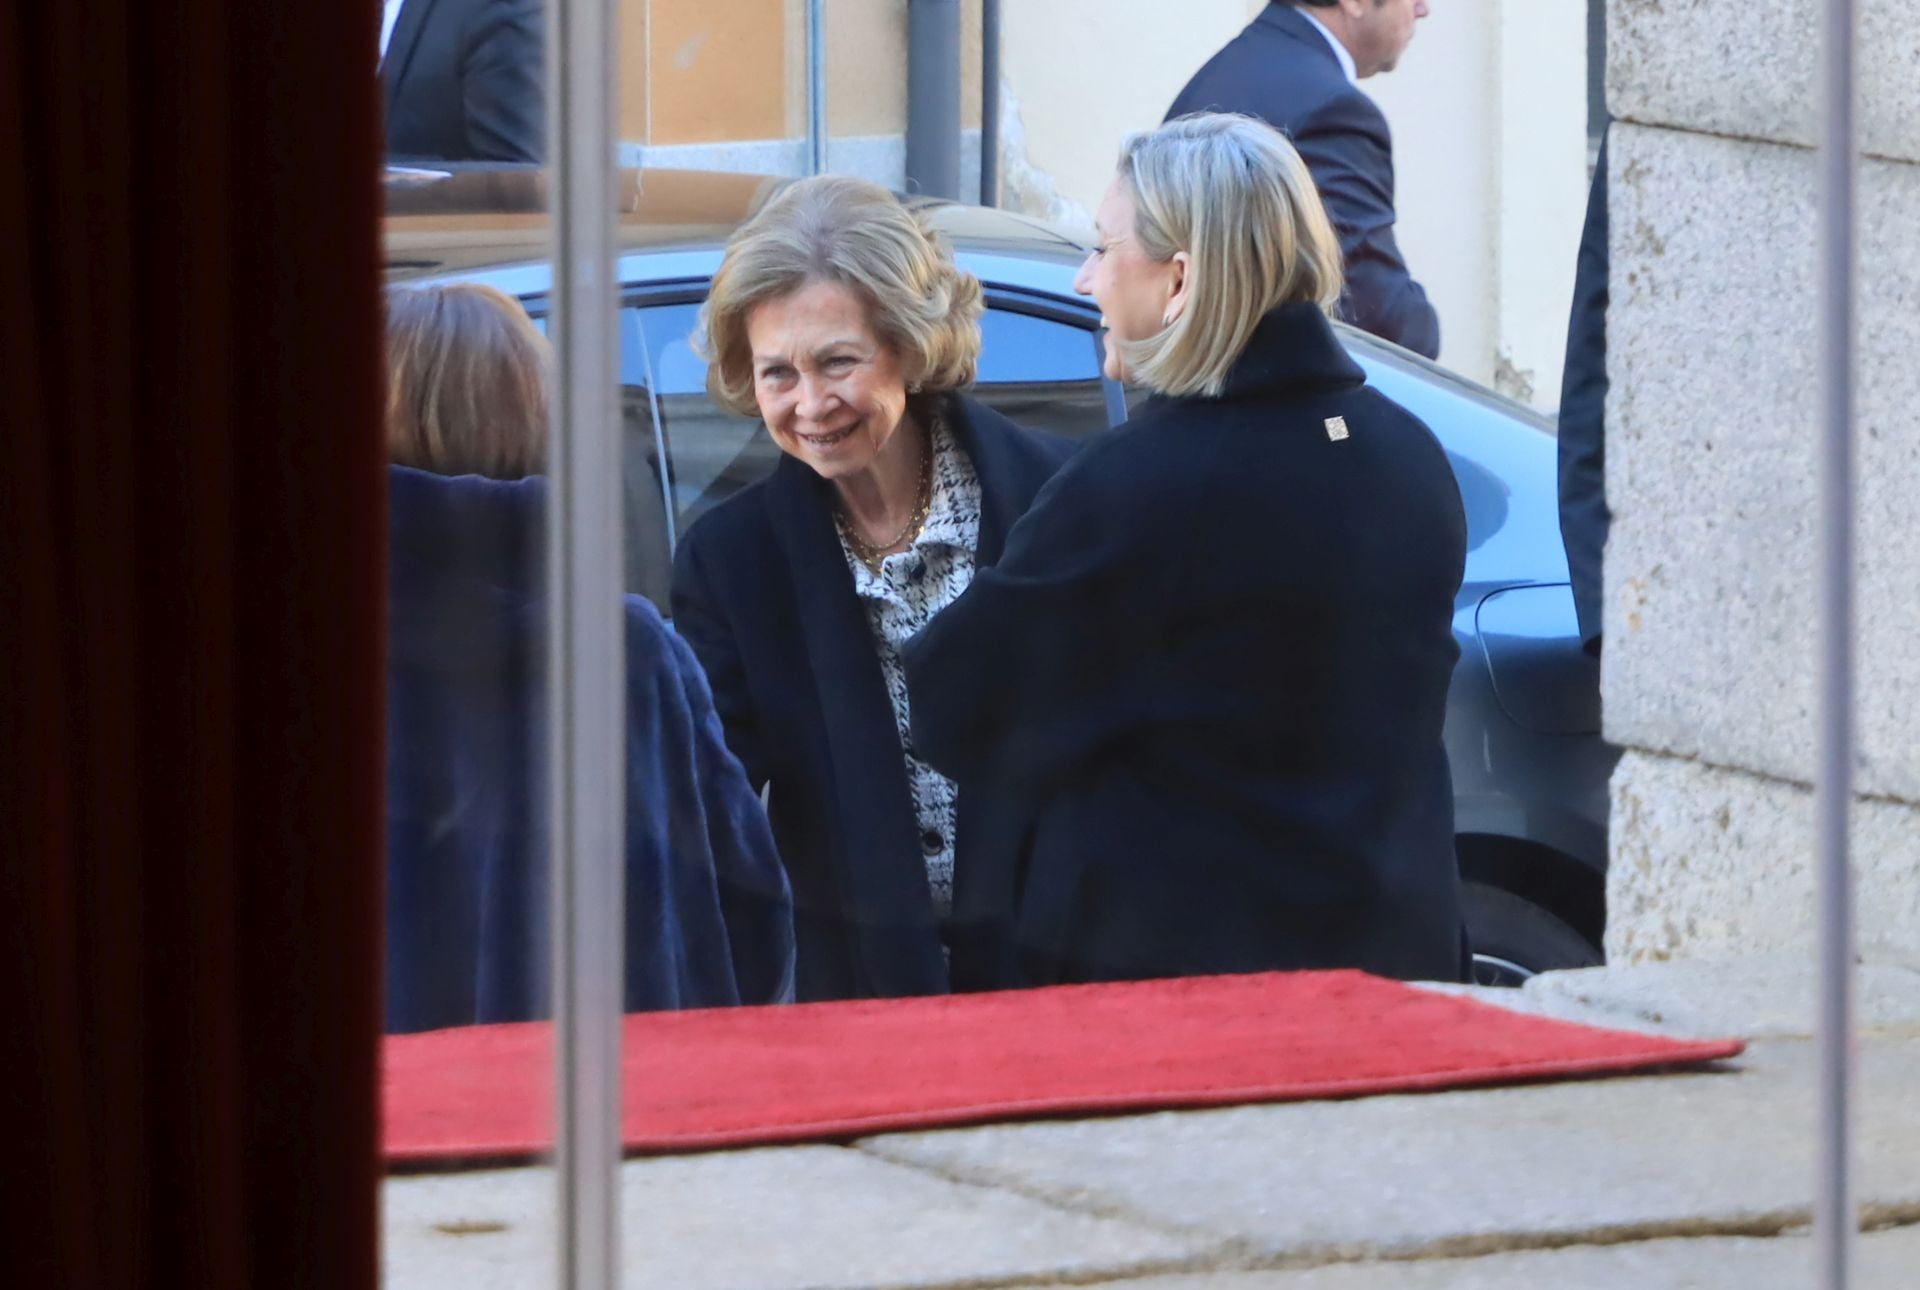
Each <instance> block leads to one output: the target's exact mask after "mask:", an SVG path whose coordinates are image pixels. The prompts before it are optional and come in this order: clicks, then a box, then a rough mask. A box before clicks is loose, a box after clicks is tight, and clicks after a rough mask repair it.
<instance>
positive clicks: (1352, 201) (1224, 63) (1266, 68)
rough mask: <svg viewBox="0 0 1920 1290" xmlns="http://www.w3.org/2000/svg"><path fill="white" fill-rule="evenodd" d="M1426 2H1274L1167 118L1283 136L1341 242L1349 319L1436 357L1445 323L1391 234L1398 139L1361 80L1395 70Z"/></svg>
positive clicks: (1198, 77)
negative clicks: (1262, 128) (1245, 125)
mask: <svg viewBox="0 0 1920 1290" xmlns="http://www.w3.org/2000/svg"><path fill="white" fill-rule="evenodd" d="M1426 16H1427V5H1426V0H1298V2H1297V3H1290V2H1289V0H1272V3H1270V4H1268V5H1267V7H1266V9H1265V10H1264V11H1262V12H1261V14H1260V15H1259V16H1258V17H1257V18H1255V19H1254V20H1253V22H1252V23H1250V24H1249V25H1248V26H1247V29H1246V30H1245V31H1243V32H1241V33H1240V34H1239V35H1238V36H1235V37H1234V38H1233V39H1232V40H1231V41H1230V42H1228V44H1227V46H1226V47H1225V48H1224V49H1222V50H1221V51H1220V52H1219V53H1217V54H1215V55H1214V56H1213V57H1212V58H1211V59H1210V60H1208V62H1207V64H1206V66H1204V67H1202V68H1201V69H1200V70H1199V71H1198V72H1196V73H1195V74H1194V77H1193V79H1192V80H1191V81H1189V82H1187V87H1186V88H1185V89H1184V90H1182V91H1180V96H1179V97H1178V98H1176V99H1175V100H1174V101H1173V107H1172V108H1170V109H1169V110H1168V112H1167V118H1168V119H1169V120H1171V119H1172V118H1174V117H1176V116H1184V115H1186V114H1187V113H1189V112H1244V113H1245V114H1247V115H1248V116H1254V117H1259V118H1260V119H1261V120H1262V121H1265V122H1267V123H1268V124H1269V125H1272V126H1274V127H1276V128H1277V129H1279V130H1281V131H1282V132H1284V133H1285V134H1286V135H1287V137H1288V138H1290V139H1291V140H1292V141H1293V146H1294V147H1295V148H1296V149H1298V151H1299V153H1300V157H1301V159H1302V160H1303V161H1305V162H1306V163H1307V169H1308V170H1310V171H1311V172H1312V173H1313V181H1314V183H1315V184H1316V185H1317V186H1318V187H1319V189H1320V197H1321V200H1322V201H1324V202H1325V203H1326V208H1327V215H1328V217H1329V218H1331V219H1332V220H1333V227H1334V231H1335V232H1336V233H1338V234H1339V236H1340V250H1341V254H1342V255H1343V257H1344V258H1345V261H1346V272H1347V284H1346V290H1345V292H1344V293H1343V294H1342V297H1341V302H1340V314H1341V316H1342V317H1343V318H1345V319H1346V320H1347V321H1348V322H1351V323H1353V324H1354V325H1355V326H1357V327H1360V328H1362V329H1364V330H1366V331H1370V332H1372V333H1373V334H1374V335H1376V336H1384V337H1385V338H1386V339H1388V340H1390V341H1393V342H1395V343H1396V344H1400V345H1404V346H1406V347H1407V348H1408V349H1411V350H1414V351H1415V352H1417V353H1421V354H1425V355H1426V356H1427V357H1428V358H1434V357H1436V356H1438V355H1439V353H1440V318H1439V316H1438V315H1437V314H1435V313H1434V310H1433V306H1432V305H1431V304H1429V303H1428V302H1427V293H1426V292H1425V291H1424V290H1422V289H1421V286H1420V284H1419V283H1418V282H1415V281H1414V280H1413V275H1412V274H1411V273H1409V272H1408V271H1407V262H1406V261H1405V260H1404V259H1402V258H1401V255H1400V247H1399V245H1398V244H1397V243H1396V242H1395V241H1394V236H1393V220H1394V210H1393V140H1392V137H1391V135H1390V134H1389V133H1388V130H1387V119H1386V117H1385V116H1383V115H1382V114H1381V112H1380V109H1379V108H1378V107H1376V106H1375V105H1374V102H1373V100H1372V99H1370V98H1368V97H1367V96H1366V94H1365V93H1363V92H1362V91H1361V90H1360V88H1359V86H1358V85H1357V84H1356V82H1358V81H1360V80H1362V79H1364V78H1366V77H1368V76H1372V75H1374V74H1375V73H1377V72H1386V71H1392V70H1393V68H1394V66H1395V64H1396V63H1398V61H1399V59H1400V55H1401V53H1402V52H1404V51H1405V49H1406V47H1407V42H1408V41H1410V40H1411V39H1412V38H1413V28H1414V24H1415V23H1416V22H1417V21H1418V20H1419V19H1421V18H1424V17H1426Z"/></svg>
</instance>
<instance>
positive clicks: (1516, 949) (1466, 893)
mask: <svg viewBox="0 0 1920 1290" xmlns="http://www.w3.org/2000/svg"><path fill="white" fill-rule="evenodd" d="M1460 903H1461V912H1462V913H1463V914H1464V916H1465V918H1466V922H1467V945H1468V948H1469V949H1471V950H1472V952H1473V984H1475V985H1505V986H1517V985H1520V984H1521V983H1523V982H1524V981H1526V980H1527V978H1529V977H1532V976H1536V975H1538V974H1539V973H1541V972H1550V971H1553V970H1555V969H1558V968H1577V967H1593V966H1595V965H1596V964H1598V963H1600V962H1601V961H1602V956H1601V953H1600V951H1599V949H1598V948H1596V947H1595V946H1594V945H1593V943H1592V942H1590V941H1588V940H1587V938H1586V937H1584V936H1582V935H1581V934H1580V933H1579V932H1576V931H1575V930H1574V929H1573V928H1571V927H1569V926H1568V925H1567V924H1566V923H1564V922H1562V921H1561V920H1560V919H1559V918H1556V917H1555V916H1554V915H1553V914H1551V913H1550V912H1548V911H1547V910H1545V909H1542V908H1541V907H1540V906H1538V905H1536V904H1534V903H1533V902H1532V901H1530V900H1526V899H1524V898H1522V897H1520V896H1516V895H1514V894H1513V893H1512V892H1510V891H1502V890H1501V889H1500V888H1498V887H1489V886H1488V885H1487V884H1485V883H1482V882H1466V883H1462V884H1461V885H1460Z"/></svg>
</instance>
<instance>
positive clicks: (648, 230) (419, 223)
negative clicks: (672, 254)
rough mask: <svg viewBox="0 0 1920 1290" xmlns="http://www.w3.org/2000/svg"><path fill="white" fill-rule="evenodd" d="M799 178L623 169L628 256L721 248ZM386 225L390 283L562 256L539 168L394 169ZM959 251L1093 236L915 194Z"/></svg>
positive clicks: (622, 218) (1020, 248) (1070, 258)
mask: <svg viewBox="0 0 1920 1290" xmlns="http://www.w3.org/2000/svg"><path fill="white" fill-rule="evenodd" d="M792 182H793V181H792V179H790V178H786V177H781V176H770V175H748V174H734V173H728V172H721V171H699V170H655V169H636V168H631V167H622V168H620V169H618V170H616V171H615V172H614V175H613V185H612V186H613V193H614V199H615V204H616V210H617V212H618V214H617V218H616V225H615V227H616V237H617V239H618V246H619V249H620V250H621V251H622V252H635V251H641V252H645V251H675V250H714V251H717V250H719V249H720V247H721V246H723V245H724V244H725V242H726V240H727V239H728V238H729V237H731V236H732V235H733V232H734V230H736V229H738V228H739V227H740V226H741V225H742V224H744V223H746V222H747V220H749V219H751V218H752V217H753V215H754V214H755V213H756V212H758V211H759V210H760V209H761V208H762V207H763V206H765V205H766V204H767V202H768V201H769V200H770V199H771V198H772V197H773V195H774V194H775V193H777V192H779V191H780V190H781V189H782V188H784V187H786V186H787V185H788V184H790V183H792ZM385 189H386V199H387V214H386V219H385V222H384V227H383V233H384V240H385V248H386V276H387V279H388V280H389V281H406V280H409V279H413V278H420V277H440V276H443V275H446V274H461V273H470V272H474V271H478V270H484V269H488V268H495V267H501V266H506V265H512V264H522V263H528V262H532V261H544V260H546V259H547V258H548V257H549V256H550V255H551V252H552V229H551V222H552V221H551V216H550V214H549V205H550V201H549V197H550V185H549V180H548V176H547V173H546V172H545V171H544V170H543V169H541V168H538V167H487V168H475V167H467V168H461V167H452V166H449V167H436V168H435V169H432V170H419V169H410V168H404V167H391V168H389V169H388V171H387V178H386V184H385ZM907 204H908V205H909V206H910V207H912V208H913V209H915V210H916V211H919V212H922V213H923V214H924V215H925V216H926V218H927V220H928V222H929V223H930V224H931V225H932V226H933V227H934V229H935V230H937V231H938V232H939V233H941V234H942V235H944V236H945V237H946V238H947V239H948V240H949V241H950V242H952V244H953V246H954V249H955V250H957V251H961V252H973V253H984V254H998V255H1014V256H1020V257H1022V258H1027V259H1037V260H1051V261H1055V262H1058V263H1063V264H1064V263H1075V262H1077V261H1079V260H1080V259H1081V258H1082V257H1083V256H1085V254H1086V251H1087V243H1085V242H1084V241H1081V240H1078V239H1076V237H1075V236H1074V235H1073V234H1072V233H1071V232H1069V231H1068V230H1064V229H1060V228H1056V227H1054V226H1052V225H1049V224H1045V223H1043V222H1041V221H1039V220H1035V219H1031V218H1029V217H1027V216H1025V215H1019V214H1015V213H1014V212H1012V211H1004V210H996V209H993V208H990V207H981V206H964V205H961V204H959V203H957V202H951V201H945V200H942V199H937V198H908V199H907Z"/></svg>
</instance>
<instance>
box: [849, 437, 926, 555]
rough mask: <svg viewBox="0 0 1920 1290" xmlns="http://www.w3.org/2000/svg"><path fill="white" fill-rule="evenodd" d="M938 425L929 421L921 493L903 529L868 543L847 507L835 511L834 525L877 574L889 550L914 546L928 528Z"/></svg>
mask: <svg viewBox="0 0 1920 1290" xmlns="http://www.w3.org/2000/svg"><path fill="white" fill-rule="evenodd" d="M935 424H937V423H932V422H930V423H929V424H928V426H927V438H926V444H925V447H924V448H923V449H922V450H921V453H920V492H919V496H918V498H917V499H916V500H915V502H914V507H913V514H911V515H909V516H908V517H907V523H906V526H905V527H904V528H902V529H901V530H900V531H899V532H898V533H896V534H894V535H893V536H892V537H891V538H889V539H887V540H886V541H885V542H869V541H867V540H866V539H865V538H863V537H861V536H860V531H859V530H858V529H857V528H855V527H854V524H853V520H852V519H851V518H850V517H849V516H848V515H847V510H846V507H845V506H836V507H834V509H833V518H834V522H835V523H836V524H838V525H839V527H840V535H841V536H842V537H844V538H845V539H846V540H847V545H848V546H850V547H852V548H853V553H854V555H856V556H858V557H859V559H860V563H861V564H864V565H866V566H867V568H869V569H871V570H873V571H874V572H875V573H878V572H880V568H881V566H882V565H883V564H884V563H885V562H886V558H887V552H888V551H891V550H892V549H893V548H894V547H897V546H899V545H900V544H901V543H903V542H907V543H911V542H912V541H913V540H914V539H915V538H917V537H919V536H920V531H921V530H922V529H924V528H926V526H927V513H928V512H929V511H931V510H932V509H933V432H934V426H935Z"/></svg>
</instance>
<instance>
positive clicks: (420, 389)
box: [387, 282, 553, 479]
mask: <svg viewBox="0 0 1920 1290" xmlns="http://www.w3.org/2000/svg"><path fill="white" fill-rule="evenodd" d="M552 370H553V351H552V349H551V348H550V347H549V346H548V344H547V338H546V337H545V336H542V335H541V334H540V332H539V330H538V329H537V328H535V327H534V325H533V322H532V320H530V319H529V318H528V317H527V314H526V311H525V310H524V309H522V308H521V307H520V302H519V301H517V300H515V299H514V298H513V297H512V296H509V295H506V294H505V293H503V292H500V291H496V290H495V289H494V288H492V287H488V286H482V285H480V284H478V283H470V282H463V283H453V284H450V285H447V286H436V287H410V288H409V287H396V288H392V289H389V290H388V292H387V459H388V460H389V461H391V462H393V463H394V464H395V465H398V466H412V467H413V468H414V469H416V470H427V471H432V472H433V473H434V474H436V475H486V476H488V477H489V478H492V479H519V478H521V477H523V476H526V475H537V474H539V473H540V472H541V471H542V470H544V469H545V468H546V459H547V387H548V384H549V379H550V377H551V374H552Z"/></svg>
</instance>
